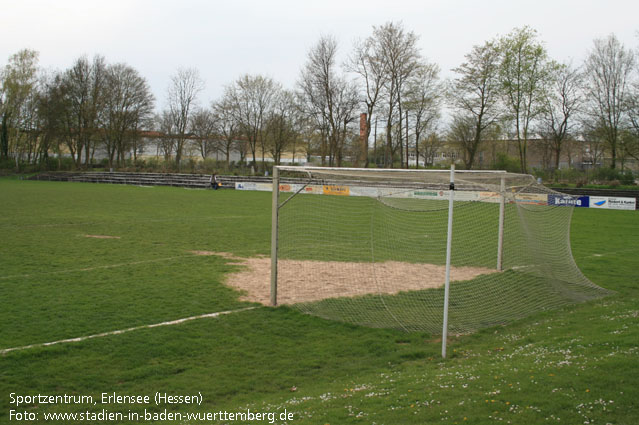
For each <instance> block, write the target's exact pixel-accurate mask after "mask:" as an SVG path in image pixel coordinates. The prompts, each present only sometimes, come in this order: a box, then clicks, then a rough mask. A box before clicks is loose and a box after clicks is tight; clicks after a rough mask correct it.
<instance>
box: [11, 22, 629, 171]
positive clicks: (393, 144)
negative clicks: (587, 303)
mask: <svg viewBox="0 0 639 425" xmlns="http://www.w3.org/2000/svg"><path fill="white" fill-rule="evenodd" d="M418 42H419V36H418V35H417V34H416V33H415V32H413V31H409V30H407V29H406V28H404V26H403V25H402V24H401V23H394V22H389V23H386V24H384V25H381V26H374V27H373V29H372V32H371V34H369V35H368V36H367V37H365V38H362V39H360V40H358V41H356V42H355V43H354V45H353V46H352V47H351V49H350V51H349V52H348V54H347V59H346V60H345V61H340V59H339V57H340V55H339V43H338V40H337V39H336V38H335V37H332V36H322V37H320V38H319V40H318V41H317V42H316V43H315V44H314V45H313V46H312V47H311V48H310V49H309V51H308V52H307V56H306V60H305V62H304V63H303V64H302V66H301V69H300V73H299V77H298V79H297V81H296V83H295V85H294V87H292V88H285V87H284V86H283V85H282V84H281V83H280V82H277V81H275V80H274V79H273V78H270V77H267V76H264V75H242V76H240V77H238V78H237V79H236V80H235V81H233V82H231V83H229V84H227V85H226V86H225V87H224V90H223V94H222V95H221V96H220V98H219V99H214V100H213V101H211V102H210V103H209V104H208V105H207V106H202V104H201V102H200V96H201V94H202V91H203V89H204V80H203V78H202V77H201V75H200V73H199V71H198V70H197V69H194V68H180V69H178V70H177V71H176V72H175V74H173V75H172V76H171V79H170V82H169V85H168V88H167V91H166V97H165V99H164V102H163V108H162V109H159V110H156V106H157V104H156V99H155V98H154V96H153V94H152V93H151V90H150V87H149V84H148V82H147V81H146V79H145V78H144V77H143V76H142V75H140V73H139V72H138V71H137V70H135V69H134V68H132V67H131V66H129V65H127V64H124V63H115V64H110V63H108V62H107V61H106V59H105V58H104V57H102V56H95V57H94V58H93V59H91V60H90V59H89V58H88V57H86V56H83V57H80V58H78V59H77V60H76V61H75V62H74V63H73V64H72V65H71V66H70V67H69V68H68V69H65V70H62V71H54V72H45V71H43V70H42V69H41V68H40V67H39V64H38V52H36V51H33V50H29V49H24V50H21V51H19V52H17V53H15V54H14V55H12V56H11V57H9V59H8V62H7V64H6V65H5V66H4V68H3V69H2V70H1V71H0V120H1V121H0V160H5V163H8V161H9V160H11V161H15V164H16V165H19V162H20V161H23V162H27V163H32V164H35V163H43V162H46V161H48V160H49V155H50V154H51V153H54V154H57V155H56V157H57V158H58V160H59V158H60V154H61V153H63V152H68V153H69V154H70V155H71V157H72V158H73V160H74V162H75V166H76V167H78V168H81V167H83V166H86V165H87V164H90V163H91V162H92V161H93V159H94V155H95V152H96V149H100V150H101V151H102V152H106V156H107V160H108V165H109V166H110V167H113V166H115V165H121V164H123V163H124V161H125V159H126V158H127V157H128V156H133V158H136V156H137V153H138V152H140V151H141V149H142V143H143V139H142V134H143V131H155V132H157V133H156V134H157V135H158V138H159V143H158V147H159V149H160V150H161V154H162V155H163V156H164V158H165V159H166V160H167V161H175V164H176V165H177V167H178V168H179V165H180V163H181V162H182V161H183V159H184V157H185V155H186V149H187V148H189V146H190V144H193V143H194V144H195V146H196V147H197V150H198V152H199V155H201V156H202V158H207V157H210V156H211V154H212V153H213V152H217V153H221V154H222V155H223V157H224V158H225V161H226V163H227V164H229V162H230V158H231V153H232V152H239V154H240V157H241V159H242V160H245V159H250V160H251V164H250V165H251V167H252V168H253V171H254V172H258V170H259V168H260V167H263V166H264V163H265V160H266V158H265V157H266V156H267V155H268V156H270V157H271V158H273V160H274V161H275V163H279V162H280V160H281V158H282V155H283V154H284V153H285V152H293V155H296V154H297V155H307V156H309V157H310V156H311V155H312V156H315V157H318V158H319V161H320V162H321V164H322V165H330V166H342V165H344V163H345V162H348V163H349V164H353V165H356V166H364V167H368V166H371V162H373V163H374V165H375V166H380V167H395V166H399V167H408V166H410V165H417V166H419V164H420V163H423V164H425V165H433V164H434V157H435V155H436V154H437V153H439V152H440V151H441V150H442V149H443V148H444V147H445V146H448V147H451V146H453V147H454V148H455V149H457V150H458V151H459V152H460V153H461V159H462V160H463V163H464V167H465V168H466V169H472V168H474V167H477V165H478V163H477V162H478V161H477V156H478V153H479V152H480V151H481V149H482V148H483V146H484V145H485V144H486V143H487V142H489V141H494V140H505V139H508V140H512V141H513V143H514V144H515V146H516V151H517V154H518V163H519V168H520V170H521V171H522V172H528V171H529V165H528V157H529V144H530V140H531V139H535V143H537V144H540V145H541V146H542V147H543V148H544V149H545V150H546V151H547V152H548V153H549V155H550V156H551V157H552V161H550V165H549V168H551V169H557V168H558V167H559V163H560V158H561V155H562V154H563V153H564V152H565V150H566V148H567V146H569V144H570V143H571V142H573V143H574V142H575V141H576V142H579V143H583V144H587V150H588V152H589V154H590V155H591V157H593V158H594V161H595V163H596V162H598V161H601V160H602V159H603V156H604V153H606V155H608V156H609V158H610V164H609V165H610V167H611V168H616V167H617V166H618V164H619V163H621V166H622V167H623V164H624V161H626V160H627V159H631V158H632V159H635V160H639V67H638V63H637V60H636V56H637V53H635V52H634V51H633V50H632V49H630V48H627V47H625V46H624V45H623V44H622V43H621V42H620V41H619V40H618V39H617V37H616V36H615V35H614V34H611V35H609V36H608V37H606V38H602V39H596V40H594V41H593V45H592V48H591V49H590V50H589V52H588V55H587V57H586V60H585V61H584V63H582V64H577V65H576V64H573V63H570V62H565V63H561V62H558V61H556V60H554V59H552V58H550V57H549V55H548V52H547V49H546V48H545V46H544V43H543V42H542V41H541V40H540V37H539V34H538V33H537V32H536V31H535V30H534V29H532V28H529V27H522V28H515V29H514V30H512V31H511V32H510V33H509V34H506V35H503V36H498V37H495V38H494V39H491V40H487V41H485V42H483V43H482V44H478V45H475V46H473V47H472V48H471V49H470V51H469V52H468V53H467V54H466V55H465V58H464V62H463V63H462V64H460V65H459V66H458V67H456V68H454V69H453V70H452V71H453V73H454V76H453V77H452V78H449V79H443V78H441V75H440V74H441V70H440V68H439V66H438V65H437V64H435V63H431V62H429V61H428V60H427V59H426V57H425V56H424V55H423V54H422V52H421V51H420V48H419V45H418ZM444 111H447V113H446V115H444ZM362 112H363V113H365V114H366V115H365V118H364V123H363V124H365V125H364V126H363V129H364V134H360V132H359V130H360V117H361V115H360V114H361V113H362ZM371 139H372V140H371ZM301 152H303V153H301ZM293 159H294V158H293Z"/></svg>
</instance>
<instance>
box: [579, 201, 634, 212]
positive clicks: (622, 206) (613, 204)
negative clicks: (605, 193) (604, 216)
mask: <svg viewBox="0 0 639 425" xmlns="http://www.w3.org/2000/svg"><path fill="white" fill-rule="evenodd" d="M590 199H592V198H590ZM591 202H592V201H591ZM636 204H637V200H636V199H635V198H608V208H610V209H611V210H633V211H634V210H635V209H636V208H637V205H636Z"/></svg>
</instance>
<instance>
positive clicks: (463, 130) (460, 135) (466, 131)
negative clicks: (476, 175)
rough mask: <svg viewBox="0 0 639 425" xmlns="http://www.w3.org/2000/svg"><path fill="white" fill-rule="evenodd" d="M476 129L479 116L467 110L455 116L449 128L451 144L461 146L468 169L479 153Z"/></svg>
mask: <svg viewBox="0 0 639 425" xmlns="http://www.w3.org/2000/svg"><path fill="white" fill-rule="evenodd" d="M476 131H477V117H476V116H475V115H473V114H472V113H469V112H467V111H463V112H460V113H459V115H456V116H454V117H453V121H452V123H451V124H450V128H449V130H448V135H447V138H448V142H449V144H450V145H451V146H455V145H457V146H459V147H460V150H461V151H462V159H463V161H464V168H465V169H467V170H470V169H471V168H472V166H473V161H474V159H475V154H476V153H477V146H478V144H477V143H476V139H475V137H476Z"/></svg>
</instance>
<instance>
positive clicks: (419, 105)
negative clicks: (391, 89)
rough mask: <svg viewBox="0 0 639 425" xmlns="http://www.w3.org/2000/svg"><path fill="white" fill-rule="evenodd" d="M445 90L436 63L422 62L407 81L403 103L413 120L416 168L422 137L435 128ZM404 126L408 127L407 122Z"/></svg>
mask: <svg viewBox="0 0 639 425" xmlns="http://www.w3.org/2000/svg"><path fill="white" fill-rule="evenodd" d="M445 92H446V89H445V87H444V85H443V84H442V83H441V81H440V80H439V66H437V65H436V64H430V63H424V64H422V65H421V66H419V67H418V69H417V70H416V72H415V74H414V76H413V78H411V80H410V81H409V84H408V87H407V93H406V96H405V102H404V103H405V108H406V112H407V115H408V116H411V117H412V118H413V122H414V127H413V130H414V134H415V160H416V166H417V168H419V157H420V155H421V153H420V151H419V150H420V147H421V146H423V144H422V143H421V141H422V137H424V136H425V135H427V134H429V133H432V132H433V131H434V130H435V127H436V124H437V120H438V119H439V117H440V109H441V105H442V102H443V100H444V95H445ZM406 128H407V129H408V122H407V123H406ZM407 140H408V137H407ZM407 148H408V147H407ZM422 156H423V155H422ZM407 165H408V163H407Z"/></svg>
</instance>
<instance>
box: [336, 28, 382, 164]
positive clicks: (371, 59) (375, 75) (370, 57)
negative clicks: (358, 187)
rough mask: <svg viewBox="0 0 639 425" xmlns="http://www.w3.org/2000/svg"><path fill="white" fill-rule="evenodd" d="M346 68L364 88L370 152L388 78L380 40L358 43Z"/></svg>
mask: <svg viewBox="0 0 639 425" xmlns="http://www.w3.org/2000/svg"><path fill="white" fill-rule="evenodd" d="M346 67H347V69H348V70H349V71H351V72H354V73H355V74H357V76H358V77H359V80H360V84H361V85H363V87H364V92H365V93H364V101H363V102H364V104H365V105H366V135H365V148H366V149H365V150H368V140H369V138H370V135H371V130H372V125H371V124H372V122H373V121H372V119H373V114H375V111H376V107H377V106H378V103H379V100H380V97H381V95H382V91H383V90H384V87H385V86H386V83H387V78H388V76H387V73H386V72H385V66H384V60H383V55H382V52H381V48H380V44H379V43H378V40H377V39H376V38H375V37H374V36H371V37H368V38H367V39H365V40H364V41H361V42H357V43H356V44H355V48H354V51H353V53H352V55H351V56H350V58H349V60H348V62H347V64H346ZM364 153H367V152H364ZM368 164H369V162H368V155H366V158H364V166H365V167H368Z"/></svg>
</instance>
